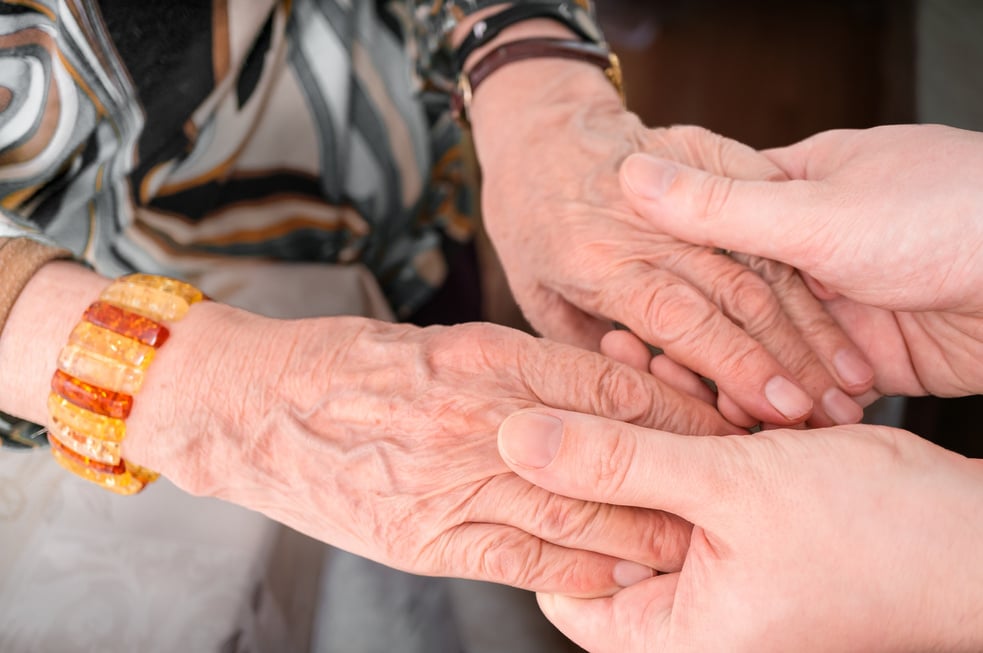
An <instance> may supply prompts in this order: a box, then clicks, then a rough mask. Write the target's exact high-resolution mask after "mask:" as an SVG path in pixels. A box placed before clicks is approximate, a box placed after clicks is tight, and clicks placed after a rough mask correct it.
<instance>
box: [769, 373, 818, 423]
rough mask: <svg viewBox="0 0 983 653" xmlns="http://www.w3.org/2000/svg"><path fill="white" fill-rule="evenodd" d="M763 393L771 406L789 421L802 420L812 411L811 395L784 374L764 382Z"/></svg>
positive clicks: (796, 421)
mask: <svg viewBox="0 0 983 653" xmlns="http://www.w3.org/2000/svg"><path fill="white" fill-rule="evenodd" d="M764 393H765V398H766V399H767V400H768V403H769V404H771V406H772V408H774V409H775V410H777V411H778V412H779V414H780V415H781V416H782V417H784V418H785V419H786V420H788V421H789V422H792V423H798V422H803V421H805V420H806V419H807V418H808V417H809V415H810V414H811V413H812V408H813V401H812V397H810V396H809V394H808V393H807V392H806V391H805V390H803V389H802V388H800V387H799V386H798V385H796V384H795V383H793V382H792V381H790V380H789V379H787V378H785V377H784V376H773V377H772V378H770V379H769V380H768V382H767V383H765V387H764Z"/></svg>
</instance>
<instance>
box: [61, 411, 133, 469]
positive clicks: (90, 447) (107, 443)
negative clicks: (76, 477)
mask: <svg viewBox="0 0 983 653" xmlns="http://www.w3.org/2000/svg"><path fill="white" fill-rule="evenodd" d="M48 435H49V436H52V437H54V438H56V439H57V440H58V442H60V443H61V444H62V445H64V447H65V448H66V449H71V450H72V451H74V452H75V453H77V454H78V455H80V456H82V457H84V458H91V459H92V460H95V461H98V462H100V463H103V464H106V465H117V464H119V461H120V449H121V447H120V443H119V442H113V441H112V440H103V439H101V438H94V437H92V436H89V435H84V434H82V433H79V432H77V431H75V430H74V429H72V428H71V427H70V426H68V425H67V424H65V423H64V422H62V421H61V420H60V419H57V418H52V419H51V428H50V429H49V430H48Z"/></svg>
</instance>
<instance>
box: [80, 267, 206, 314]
mask: <svg viewBox="0 0 983 653" xmlns="http://www.w3.org/2000/svg"><path fill="white" fill-rule="evenodd" d="M203 297H204V295H202V293H201V291H200V290H198V289H197V288H195V287H194V286H189V285H188V284H186V283H183V282H181V281H177V280H175V279H168V278H166V277H155V276H153V275H147V274H131V275H129V276H127V277H123V278H122V279H118V280H116V281H115V282H113V283H112V284H111V285H110V286H109V287H108V288H106V290H104V291H103V293H102V295H100V296H99V298H100V299H101V300H102V301H104V302H108V303H110V304H115V305H116V306H120V307H122V308H128V309H130V310H131V311H134V312H136V313H139V314H141V315H144V316H146V317H149V318H150V319H152V320H157V321H161V322H167V321H174V320H180V319H181V318H182V317H184V316H185V315H186V314H187V312H188V310H189V309H190V308H191V305H192V304H194V303H196V302H200V301H201V300H202V298H203Z"/></svg>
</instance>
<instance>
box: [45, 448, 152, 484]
mask: <svg viewBox="0 0 983 653" xmlns="http://www.w3.org/2000/svg"><path fill="white" fill-rule="evenodd" d="M48 441H49V442H50V443H51V454H52V455H53V456H54V459H55V460H56V461H57V462H58V464H59V465H61V466H62V467H64V468H65V469H67V470H68V471H70V472H72V473H73V474H76V475H78V476H81V477H82V478H84V479H86V480H88V481H92V482H93V483H96V484H97V485H100V486H102V487H104V488H106V489H107V490H110V491H112V492H115V493H116V494H124V495H131V494H136V493H137V492H139V491H140V490H142V489H143V488H144V487H146V485H147V483H150V482H151V481H153V480H154V479H155V478H156V476H155V475H154V474H153V473H152V472H151V473H149V474H148V473H146V470H143V469H142V468H136V467H135V466H133V465H130V464H129V463H126V462H122V463H120V466H121V467H122V470H123V471H122V473H119V474H113V473H107V472H103V471H99V470H97V469H95V468H93V467H92V466H90V465H87V464H85V459H84V457H82V456H79V455H77V454H75V453H73V452H72V451H70V450H69V449H66V448H65V447H64V446H62V445H61V443H59V442H58V441H57V440H56V439H55V438H53V437H50V436H49V438H48ZM116 468H118V467H114V469H116Z"/></svg>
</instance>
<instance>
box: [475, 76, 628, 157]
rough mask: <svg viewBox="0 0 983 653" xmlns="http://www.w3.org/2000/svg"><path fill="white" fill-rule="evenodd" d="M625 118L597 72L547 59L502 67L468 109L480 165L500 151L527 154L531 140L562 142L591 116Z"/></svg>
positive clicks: (614, 92)
mask: <svg viewBox="0 0 983 653" xmlns="http://www.w3.org/2000/svg"><path fill="white" fill-rule="evenodd" d="M626 114H627V112H626V111H625V109H624V106H623V104H622V101H621V98H620V96H619V95H618V92H617V90H616V89H615V88H614V86H613V85H612V84H611V82H610V81H609V80H608V79H607V77H606V76H605V74H604V72H603V71H602V70H601V69H599V68H597V67H596V66H593V65H591V64H589V63H585V62H580V61H570V60H564V59H549V58H542V59H528V60H525V61H517V62H515V63H511V64H509V65H507V66H503V67H502V68H500V69H499V70H497V71H496V72H495V73H494V74H493V75H491V76H490V77H488V79H487V80H486V81H485V82H484V83H483V84H482V86H481V88H479V89H478V90H477V91H476V92H475V94H474V97H473V99H472V101H471V107H470V116H471V127H472V134H473V137H474V141H475V149H476V151H477V154H478V158H479V161H480V162H481V164H482V166H483V167H484V166H485V165H486V164H487V163H488V160H489V158H490V157H491V156H497V155H498V154H499V153H500V151H501V150H507V151H508V150H510V151H512V152H513V153H514V154H519V153H522V154H523V155H525V156H529V155H530V151H529V145H530V141H529V139H530V138H532V139H535V140H539V139H546V138H566V137H565V136H563V135H562V134H563V132H564V131H565V130H567V129H569V128H571V127H573V128H576V127H578V126H579V125H580V124H582V122H583V121H584V120H587V119H589V118H590V117H592V116H603V117H616V116H623V115H626ZM503 116H508V119H507V120H503V119H502V117H503Z"/></svg>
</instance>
